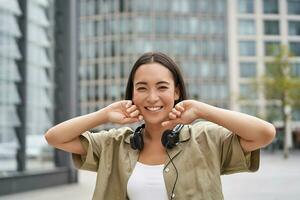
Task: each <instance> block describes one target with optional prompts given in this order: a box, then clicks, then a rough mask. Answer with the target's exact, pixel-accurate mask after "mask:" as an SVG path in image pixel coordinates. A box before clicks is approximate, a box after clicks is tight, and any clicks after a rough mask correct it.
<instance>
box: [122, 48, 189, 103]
mask: <svg viewBox="0 0 300 200" xmlns="http://www.w3.org/2000/svg"><path fill="white" fill-rule="evenodd" d="M149 63H159V64H161V65H163V66H164V67H166V68H167V69H168V70H170V72H171V73H172V75H173V79H174V84H175V88H176V87H178V89H179V93H180V94H179V99H178V100H176V101H175V102H174V103H175V104H177V103H178V102H180V101H183V100H186V99H187V94H186V89H185V84H184V81H183V78H182V74H181V72H180V70H179V67H178V66H177V64H176V63H175V62H174V61H173V60H172V59H171V58H170V57H169V56H167V55H166V54H163V53H161V52H148V53H144V54H143V55H142V56H141V57H140V58H139V59H138V60H137V61H136V62H135V64H134V65H133V67H132V69H131V72H130V74H129V77H128V81H127V86H126V92H125V99H126V100H132V95H133V78H134V75H135V72H136V70H137V69H138V68H139V67H140V66H141V65H144V64H149Z"/></svg>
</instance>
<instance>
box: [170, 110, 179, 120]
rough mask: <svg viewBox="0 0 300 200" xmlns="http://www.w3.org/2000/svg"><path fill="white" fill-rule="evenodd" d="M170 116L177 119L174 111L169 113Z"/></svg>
mask: <svg viewBox="0 0 300 200" xmlns="http://www.w3.org/2000/svg"><path fill="white" fill-rule="evenodd" d="M169 118H170V119H176V118H177V116H176V115H175V114H174V113H172V112H171V113H169Z"/></svg>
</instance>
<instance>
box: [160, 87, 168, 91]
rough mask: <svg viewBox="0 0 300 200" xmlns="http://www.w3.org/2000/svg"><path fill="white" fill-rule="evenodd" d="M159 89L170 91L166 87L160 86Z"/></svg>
mask: <svg viewBox="0 0 300 200" xmlns="http://www.w3.org/2000/svg"><path fill="white" fill-rule="evenodd" d="M158 89H161V90H166V89H168V87H166V86H160V87H159V88H158Z"/></svg>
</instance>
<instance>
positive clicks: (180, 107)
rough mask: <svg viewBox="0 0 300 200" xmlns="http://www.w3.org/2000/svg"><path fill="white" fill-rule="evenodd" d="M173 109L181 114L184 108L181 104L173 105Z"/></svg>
mask: <svg viewBox="0 0 300 200" xmlns="http://www.w3.org/2000/svg"><path fill="white" fill-rule="evenodd" d="M175 108H176V109H177V110H179V111H180V112H183V111H184V107H183V106H182V104H181V103H178V104H176V105H175Z"/></svg>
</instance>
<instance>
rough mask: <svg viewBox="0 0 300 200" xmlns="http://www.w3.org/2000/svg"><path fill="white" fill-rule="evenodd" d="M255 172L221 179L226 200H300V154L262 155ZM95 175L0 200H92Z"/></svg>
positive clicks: (0, 198)
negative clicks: (284, 155)
mask: <svg viewBox="0 0 300 200" xmlns="http://www.w3.org/2000/svg"><path fill="white" fill-rule="evenodd" d="M260 161H261V165H260V169H259V171H258V172H256V173H240V174H234V175H226V176H222V183H223V193H224V198H225V199H226V200H254V199H255V200H282V199H286V200H297V199H300V152H299V151H297V152H292V153H291V155H290V157H289V158H288V159H284V158H283V156H282V153H281V152H275V153H269V152H262V153H261V160H260ZM95 177H96V174H95V173H93V172H86V171H80V173H79V183H78V184H72V185H64V186H58V187H52V188H47V189H42V190H36V191H30V192H24V193H19V194H13V195H7V196H2V197H0V200H19V199H21V200H40V199H42V200H68V199H71V200H83V199H92V194H93V188H94V183H95Z"/></svg>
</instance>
